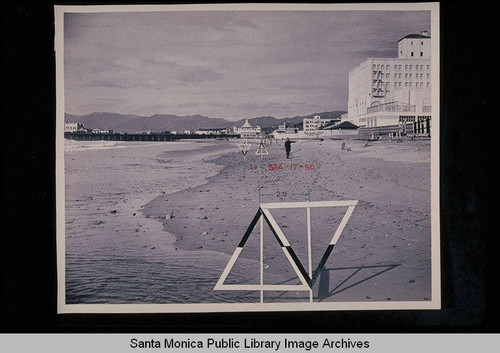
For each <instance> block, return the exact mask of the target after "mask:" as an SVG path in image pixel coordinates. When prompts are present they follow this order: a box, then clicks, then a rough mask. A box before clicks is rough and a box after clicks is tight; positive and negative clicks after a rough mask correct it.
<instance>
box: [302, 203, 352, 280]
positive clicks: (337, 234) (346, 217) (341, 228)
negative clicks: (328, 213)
mask: <svg viewBox="0 0 500 353" xmlns="http://www.w3.org/2000/svg"><path fill="white" fill-rule="evenodd" d="M356 204H357V201H356ZM354 207H356V205H351V206H349V208H348V209H347V211H346V213H345V214H344V217H343V218H342V221H341V222H340V224H339V226H338V227H337V230H336V231H335V234H334V235H333V237H332V240H331V241H330V244H328V247H327V248H326V250H325V253H324V254H323V256H322V257H321V260H320V262H319V264H318V267H316V270H314V273H313V275H312V278H311V280H310V281H309V286H310V287H311V288H312V286H313V285H314V282H316V280H317V279H318V276H319V274H320V273H321V271H322V270H323V267H324V266H325V263H326V261H327V260H328V257H329V256H330V254H331V252H332V250H333V248H334V247H335V245H336V244H337V241H338V240H339V238H340V235H341V234H342V232H343V231H344V228H345V226H346V224H347V221H348V220H349V218H350V217H351V215H352V212H353V211H354Z"/></svg>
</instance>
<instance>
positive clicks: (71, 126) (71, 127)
mask: <svg viewBox="0 0 500 353" xmlns="http://www.w3.org/2000/svg"><path fill="white" fill-rule="evenodd" d="M77 131H79V132H84V131H87V130H86V129H85V127H84V126H83V124H81V123H64V132H77Z"/></svg>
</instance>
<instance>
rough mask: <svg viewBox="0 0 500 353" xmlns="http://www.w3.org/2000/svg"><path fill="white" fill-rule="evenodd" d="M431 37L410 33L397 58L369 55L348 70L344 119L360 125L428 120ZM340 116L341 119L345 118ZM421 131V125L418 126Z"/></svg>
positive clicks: (404, 124) (385, 124)
mask: <svg viewBox="0 0 500 353" xmlns="http://www.w3.org/2000/svg"><path fill="white" fill-rule="evenodd" d="M430 58H431V37H430V36H429V35H428V33H427V32H425V31H424V32H421V33H420V34H409V35H407V36H405V37H403V38H401V39H400V40H399V41H398V57H397V58H369V59H366V60H365V61H363V62H362V63H361V64H359V65H358V66H356V67H355V68H353V69H352V70H351V71H350V72H349V101H348V110H347V117H343V118H344V119H345V120H346V121H349V122H352V123H354V124H356V125H358V126H360V127H368V128H375V127H383V126H396V125H399V126H401V127H403V128H404V127H406V125H407V124H409V123H418V124H420V123H421V122H426V124H427V125H428V124H429V121H430V119H431V116H430V112H431V60H430ZM344 119H343V120H344ZM419 130H420V128H419Z"/></svg>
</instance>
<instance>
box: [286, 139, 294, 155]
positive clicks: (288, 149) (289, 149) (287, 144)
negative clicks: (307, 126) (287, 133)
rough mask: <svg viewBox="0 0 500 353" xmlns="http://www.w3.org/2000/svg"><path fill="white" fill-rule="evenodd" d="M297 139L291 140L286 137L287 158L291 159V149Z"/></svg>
mask: <svg viewBox="0 0 500 353" xmlns="http://www.w3.org/2000/svg"><path fill="white" fill-rule="evenodd" d="M294 142H295V141H290V139H289V138H287V139H286V141H285V151H286V158H287V159H289V158H290V151H291V149H292V143H294Z"/></svg>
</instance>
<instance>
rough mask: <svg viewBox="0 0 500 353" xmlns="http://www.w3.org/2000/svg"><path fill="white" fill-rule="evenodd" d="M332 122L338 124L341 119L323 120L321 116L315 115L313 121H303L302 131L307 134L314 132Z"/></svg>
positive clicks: (307, 119) (305, 119)
mask: <svg viewBox="0 0 500 353" xmlns="http://www.w3.org/2000/svg"><path fill="white" fill-rule="evenodd" d="M332 121H337V122H338V121H340V119H321V116H319V115H315V116H314V117H313V118H312V119H310V118H304V119H303V120H302V129H303V130H304V132H305V133H308V132H314V131H316V130H319V129H320V128H322V127H323V126H325V125H326V124H328V123H330V122H332Z"/></svg>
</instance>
